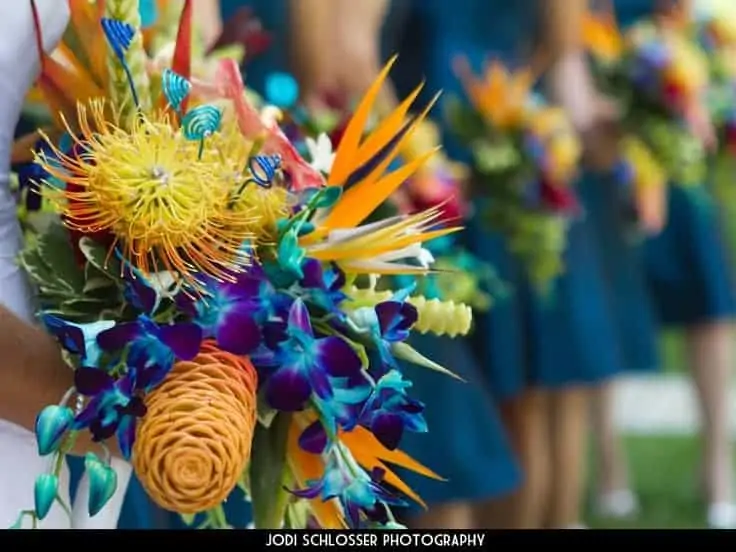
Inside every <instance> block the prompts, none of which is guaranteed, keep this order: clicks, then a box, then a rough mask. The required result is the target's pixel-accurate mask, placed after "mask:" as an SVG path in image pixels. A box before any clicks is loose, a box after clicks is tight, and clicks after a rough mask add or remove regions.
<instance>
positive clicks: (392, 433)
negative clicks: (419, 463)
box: [359, 370, 427, 450]
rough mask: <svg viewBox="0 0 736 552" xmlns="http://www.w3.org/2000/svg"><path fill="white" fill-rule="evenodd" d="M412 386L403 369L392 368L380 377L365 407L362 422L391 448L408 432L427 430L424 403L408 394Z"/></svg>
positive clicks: (397, 444) (423, 431) (382, 442)
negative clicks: (399, 370)
mask: <svg viewBox="0 0 736 552" xmlns="http://www.w3.org/2000/svg"><path fill="white" fill-rule="evenodd" d="M411 386H412V383H411V382H410V381H407V380H405V379H403V377H402V376H401V373H400V372H398V371H397V370H391V371H390V372H388V373H387V374H386V375H385V376H383V377H382V378H381V379H380V380H378V382H377V383H376V386H375V388H374V389H373V393H372V394H371V396H370V397H369V398H368V400H367V401H366V403H365V405H364V406H363V412H362V413H361V415H360V420H359V422H360V425H362V426H364V427H366V428H368V429H370V430H371V433H373V435H375V436H376V439H378V440H379V441H380V442H381V444H382V445H383V446H385V447H386V448H387V449H389V450H395V449H396V448H397V447H398V446H399V442H400V441H401V437H402V436H403V434H404V431H407V430H408V431H413V432H416V433H426V432H427V422H426V421H425V419H424V416H423V415H422V413H423V412H424V404H422V403H421V402H419V401H417V400H414V399H412V398H411V397H409V396H408V395H407V394H406V390H407V389H408V388H409V387H411Z"/></svg>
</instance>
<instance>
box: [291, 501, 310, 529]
mask: <svg viewBox="0 0 736 552" xmlns="http://www.w3.org/2000/svg"><path fill="white" fill-rule="evenodd" d="M308 522H309V503H308V502H307V501H306V500H297V501H296V502H292V503H291V504H289V506H288V507H287V508H286V525H287V527H286V528H287V529H306V528H307V523H308Z"/></svg>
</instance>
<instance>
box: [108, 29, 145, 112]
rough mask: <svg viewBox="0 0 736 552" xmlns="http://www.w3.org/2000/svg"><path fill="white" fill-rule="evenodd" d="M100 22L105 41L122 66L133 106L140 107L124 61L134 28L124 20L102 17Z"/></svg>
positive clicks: (131, 77)
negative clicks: (131, 95)
mask: <svg viewBox="0 0 736 552" xmlns="http://www.w3.org/2000/svg"><path fill="white" fill-rule="evenodd" d="M100 24H101V25H102V30H103V32H104V33H105V38H107V42H108V43H109V44H110V47H111V48H112V50H113V52H115V57H117V58H118V61H119V62H120V65H122V66H123V70H124V71H125V76H126V77H127V79H128V86H129V87H130V91H131V93H132V94H133V101H134V102H135V106H136V107H137V108H140V101H139V100H138V93H137V92H136V90H135V84H134V83H133V75H132V74H131V72H130V67H128V62H127V61H125V52H127V51H128V48H130V43H131V42H132V41H133V37H134V36H135V29H134V28H133V26H132V25H130V24H128V23H126V22H125V21H120V20H119V19H110V18H108V17H103V18H102V19H101V20H100Z"/></svg>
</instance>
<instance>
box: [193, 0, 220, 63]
mask: <svg viewBox="0 0 736 552" xmlns="http://www.w3.org/2000/svg"><path fill="white" fill-rule="evenodd" d="M193 16H194V17H193V19H194V21H195V24H196V26H197V31H198V32H199V34H200V36H201V37H202V42H203V44H204V47H205V51H206V50H209V48H210V47H211V46H212V45H213V44H214V43H215V42H217V39H218V38H220V35H221V34H222V17H221V15H220V1H219V0H195V2H194V5H193Z"/></svg>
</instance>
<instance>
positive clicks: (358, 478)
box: [292, 451, 406, 529]
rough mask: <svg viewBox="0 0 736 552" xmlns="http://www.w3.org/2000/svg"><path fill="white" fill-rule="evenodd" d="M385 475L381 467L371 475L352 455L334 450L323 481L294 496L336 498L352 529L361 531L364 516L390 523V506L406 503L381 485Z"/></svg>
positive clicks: (312, 484) (317, 481)
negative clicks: (387, 507)
mask: <svg viewBox="0 0 736 552" xmlns="http://www.w3.org/2000/svg"><path fill="white" fill-rule="evenodd" d="M384 475H385V470H383V469H381V468H374V469H373V470H372V472H371V473H370V474H368V473H366V471H365V470H364V469H363V468H361V467H360V466H359V465H358V464H357V462H355V460H354V459H352V458H351V457H349V452H347V451H334V452H332V453H331V454H330V458H329V460H328V462H327V465H326V466H325V472H324V475H323V476H322V479H319V480H316V481H311V482H310V483H309V484H308V485H307V487H306V488H305V489H299V490H294V491H292V493H293V494H294V495H296V496H298V497H300V498H306V499H309V500H314V499H320V500H322V501H328V500H331V499H333V498H336V499H337V500H338V501H339V502H340V505H341V506H342V508H343V510H344V512H345V517H346V519H347V522H348V524H349V525H350V527H351V528H353V529H358V528H360V527H361V525H362V520H361V517H362V516H364V517H365V518H366V519H367V520H368V521H372V522H375V523H386V522H387V521H388V516H387V513H386V506H387V505H395V506H404V505H405V504H406V503H405V502H404V501H403V500H401V499H400V498H398V497H396V496H394V495H392V494H391V493H389V492H388V491H387V490H386V489H384V488H383V487H382V486H381V483H382V481H383V477H384ZM361 514H362V516H361Z"/></svg>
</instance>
